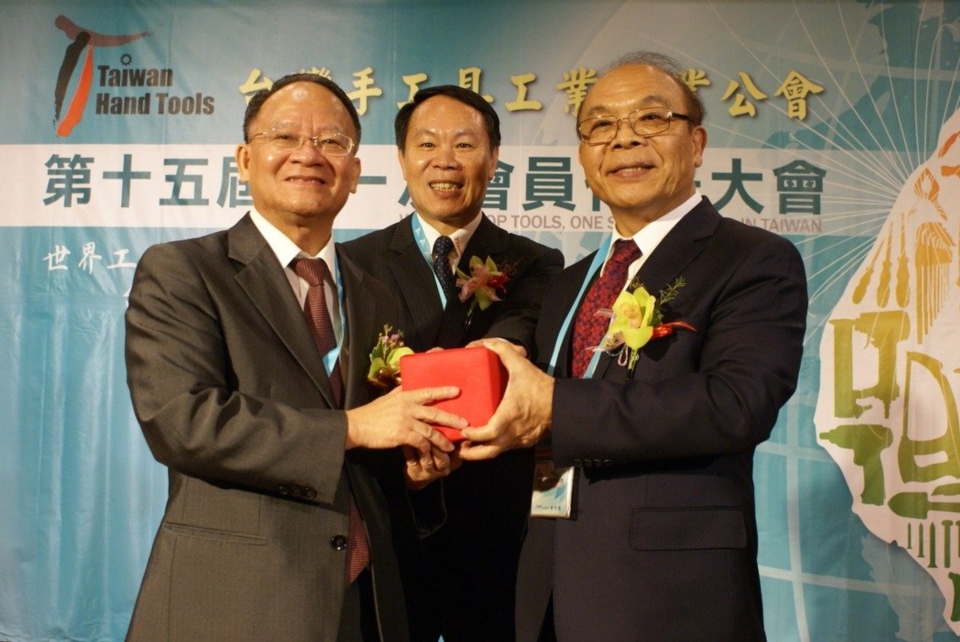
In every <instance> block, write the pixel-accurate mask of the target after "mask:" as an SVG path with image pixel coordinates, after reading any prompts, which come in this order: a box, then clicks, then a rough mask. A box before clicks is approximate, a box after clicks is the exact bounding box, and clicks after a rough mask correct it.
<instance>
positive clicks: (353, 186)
mask: <svg viewBox="0 0 960 642" xmlns="http://www.w3.org/2000/svg"><path fill="white" fill-rule="evenodd" d="M349 171H351V172H353V176H352V177H351V178H350V193H351V194H356V193H357V185H359V184H360V159H359V158H357V157H356V156H354V157H353V158H352V159H351V161H350V170H349Z"/></svg>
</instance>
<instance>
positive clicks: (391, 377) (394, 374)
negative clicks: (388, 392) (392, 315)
mask: <svg viewBox="0 0 960 642" xmlns="http://www.w3.org/2000/svg"><path fill="white" fill-rule="evenodd" d="M408 354H413V350H411V349H410V348H408V347H407V346H405V345H404V343H403V330H396V331H394V329H393V328H392V327H390V326H389V325H385V326H383V332H381V333H380V336H379V337H377V344H376V345H375V346H373V351H372V352H371V353H370V371H369V372H368V373H367V381H369V382H370V383H372V384H373V385H375V386H377V387H378V388H384V389H389V388H393V387H394V386H396V385H397V384H399V383H400V357H403V356H406V355H408Z"/></svg>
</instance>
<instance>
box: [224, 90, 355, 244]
mask: <svg viewBox="0 0 960 642" xmlns="http://www.w3.org/2000/svg"><path fill="white" fill-rule="evenodd" d="M272 128H276V129H277V130H283V131H287V132H290V133H293V134H295V135H296V134H299V135H301V136H318V135H320V134H321V133H326V132H329V131H331V130H334V131H337V132H340V133H342V134H346V135H347V136H349V137H350V138H351V139H353V140H354V141H355V140H356V139H357V132H356V130H355V129H354V126H353V122H352V121H351V119H350V115H349V113H348V112H347V109H346V107H344V105H343V103H341V102H340V101H339V100H338V99H337V97H336V96H334V94H333V93H331V92H330V91H329V90H328V89H326V88H325V87H321V86H320V85H318V84H316V83H312V82H296V83H293V84H290V85H287V86H286V87H283V88H282V89H279V90H277V92H276V93H275V94H274V95H272V96H270V98H268V99H267V101H266V102H265V103H264V104H263V106H262V107H261V109H260V112H259V113H258V114H257V116H256V118H255V119H254V120H253V121H252V122H251V123H250V126H249V131H248V134H249V136H250V142H249V143H244V144H242V145H240V146H239V147H238V148H237V169H238V171H239V174H240V180H241V181H243V182H248V183H249V184H250V195H251V196H252V198H253V204H254V206H255V207H256V208H257V211H258V212H260V213H261V214H263V216H264V218H266V219H267V220H268V221H270V223H272V224H273V225H274V226H275V227H277V228H278V229H279V230H280V231H282V232H283V233H284V234H286V235H287V236H289V237H290V238H291V239H293V241H294V242H296V243H297V244H298V245H299V246H300V247H301V248H302V249H304V250H305V251H307V252H308V253H315V252H317V251H319V250H320V248H322V247H323V245H324V244H326V241H327V239H329V236H330V232H331V230H332V228H333V220H334V218H335V217H336V215H337V213H338V212H339V211H340V210H341V209H342V208H343V206H344V204H345V203H346V202H347V198H348V197H349V196H350V194H351V193H353V192H356V190H357V181H358V179H359V178H360V161H359V160H358V159H357V158H356V157H355V156H354V152H351V153H349V154H347V155H346V156H325V155H324V154H323V153H321V152H320V151H319V150H317V148H316V147H315V146H314V145H313V144H311V142H310V141H306V142H304V144H303V146H301V147H300V149H297V150H293V151H290V150H282V149H277V148H276V147H275V146H274V145H273V144H272V143H270V142H269V141H268V140H267V139H266V137H263V136H256V134H258V133H260V132H265V131H269V130H271V129H272ZM318 243H319V247H316V245H317V244H318ZM307 246H309V247H307ZM314 248H315V249H314Z"/></svg>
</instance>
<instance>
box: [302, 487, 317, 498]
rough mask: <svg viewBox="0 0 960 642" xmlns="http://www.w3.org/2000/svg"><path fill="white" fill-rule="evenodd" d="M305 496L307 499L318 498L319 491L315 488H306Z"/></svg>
mask: <svg viewBox="0 0 960 642" xmlns="http://www.w3.org/2000/svg"><path fill="white" fill-rule="evenodd" d="M303 496H304V497H306V498H307V499H316V498H317V491H316V490H314V489H313V488H306V489H304V491H303Z"/></svg>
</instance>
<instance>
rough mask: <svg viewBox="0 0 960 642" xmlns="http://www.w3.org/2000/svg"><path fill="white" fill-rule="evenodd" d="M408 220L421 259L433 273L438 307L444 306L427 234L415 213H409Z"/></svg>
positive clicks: (444, 300) (443, 298) (442, 292)
mask: <svg viewBox="0 0 960 642" xmlns="http://www.w3.org/2000/svg"><path fill="white" fill-rule="evenodd" d="M410 221H411V225H412V226H413V238H414V239H416V241H417V246H418V247H419V248H420V253H421V254H422V255H423V260H424V261H426V262H427V265H429V266H430V273H431V274H433V283H434V284H435V285H436V286H437V294H439V295H440V307H442V308H446V307H447V295H446V294H445V293H444V291H443V286H442V285H440V279H438V278H437V274H436V272H434V271H433V250H432V249H431V248H430V244H429V243H427V235H426V234H425V233H424V231H423V226H421V225H420V218H419V217H418V216H417V215H416V214H411V215H410Z"/></svg>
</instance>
